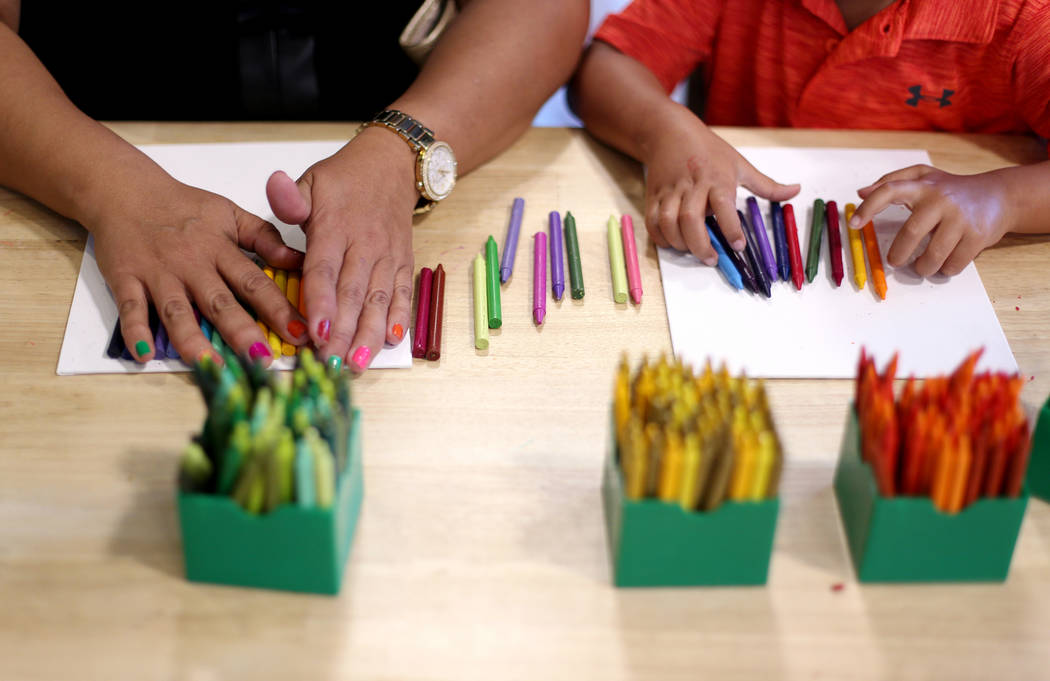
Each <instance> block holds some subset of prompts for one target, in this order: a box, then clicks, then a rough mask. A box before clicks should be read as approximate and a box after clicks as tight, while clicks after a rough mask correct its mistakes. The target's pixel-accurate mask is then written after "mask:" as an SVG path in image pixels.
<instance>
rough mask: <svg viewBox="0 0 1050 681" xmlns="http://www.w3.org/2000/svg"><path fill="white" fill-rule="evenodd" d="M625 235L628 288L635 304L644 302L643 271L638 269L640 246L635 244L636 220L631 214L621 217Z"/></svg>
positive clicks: (623, 234) (621, 227)
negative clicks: (632, 218)
mask: <svg viewBox="0 0 1050 681" xmlns="http://www.w3.org/2000/svg"><path fill="white" fill-rule="evenodd" d="M620 235H621V236H622V237H623V261H624V264H625V265H627V289H628V290H629V291H630V292H631V300H633V301H634V303H635V305H637V304H638V303H640V302H642V273H641V272H640V271H639V270H638V247H637V246H635V245H634V221H633V220H631V216H630V215H623V216H621V217H620Z"/></svg>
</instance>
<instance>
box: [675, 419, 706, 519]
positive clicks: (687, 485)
mask: <svg viewBox="0 0 1050 681" xmlns="http://www.w3.org/2000/svg"><path fill="white" fill-rule="evenodd" d="M700 457H701V452H700V436H699V435H697V434H696V433H695V432H694V433H689V434H688V435H686V436H685V439H684V441H683V445H682V485H681V488H680V489H679V491H678V504H679V505H680V506H681V507H682V508H683V509H685V510H686V511H692V510H693V509H694V508H696V505H697V504H698V503H699V502H700V488H699V482H700V480H699V477H700Z"/></svg>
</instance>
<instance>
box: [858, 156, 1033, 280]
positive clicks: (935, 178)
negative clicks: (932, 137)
mask: <svg viewBox="0 0 1050 681" xmlns="http://www.w3.org/2000/svg"><path fill="white" fill-rule="evenodd" d="M857 194H859V195H860V197H861V198H862V199H863V201H862V202H861V204H860V206H858V207H857V212H856V213H854V214H853V219H852V220H851V221H850V223H849V227H850V228H852V229H859V228H860V227H862V226H863V225H865V224H867V223H868V221H869V220H871V219H872V218H873V217H875V216H876V215H877V214H879V213H881V212H882V211H883V210H885V209H886V208H887V207H888V206H889V205H890V204H897V205H901V206H905V207H907V208H908V209H909V210H910V211H911V216H910V217H909V218H908V219H907V220H906V221H905V223H904V225H903V226H901V229H900V231H899V232H898V233H897V236H896V237H894V239H893V245H892V246H890V250H889V253H888V254H887V257H886V259H887V260H888V262H889V263H890V264H891V265H893V266H894V267H900V266H902V265H904V264H905V263H906V262H908V259H909V258H910V257H911V256H912V254H913V253H914V252H915V250H916V249H917V248H918V246H919V243H920V242H921V241H922V239H923V237H925V236H926V235H927V234H930V235H931V237H930V241H929V243H928V244H927V245H926V249H925V251H924V252H923V253H922V254H920V255H919V257H918V258H916V260H915V263H914V268H915V272H916V273H917V274H918V275H919V276H923V277H926V276H929V275H931V274H934V273H936V272H938V271H940V272H943V273H944V274H947V275H953V274H958V273H959V272H961V271H962V270H963V268H964V267H966V265H968V264H969V263H970V262H971V261H972V260H973V259H974V258H976V257H977V254H978V253H980V252H981V251H983V250H984V249H985V248H988V247H989V246H991V245H992V244H994V243H996V242H997V241H999V239H1001V238H1002V237H1003V235H1004V234H1005V233H1006V232H1008V231H1010V230H1011V225H1012V224H1013V223H1014V220H1015V216H1014V215H1013V214H1012V210H1011V205H1010V202H1009V201H1007V183H1006V182H1004V179H1003V177H1002V173H1001V171H992V172H987V173H980V174H977V175H953V174H951V173H946V172H944V171H942V170H937V169H936V168H933V167H931V166H928V165H915V166H911V167H908V168H902V169H901V170H896V171H894V172H892V173H889V174H887V175H883V176H882V177H880V178H879V179H878V180H877V181H875V182H874V183H873V184H870V185H868V186H867V187H864V188H862V189H859V190H857Z"/></svg>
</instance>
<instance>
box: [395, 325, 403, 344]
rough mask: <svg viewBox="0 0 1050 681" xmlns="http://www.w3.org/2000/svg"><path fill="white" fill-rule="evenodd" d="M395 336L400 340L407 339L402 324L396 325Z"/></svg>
mask: <svg viewBox="0 0 1050 681" xmlns="http://www.w3.org/2000/svg"><path fill="white" fill-rule="evenodd" d="M394 335H395V336H397V339H398V340H401V339H402V338H404V337H405V330H404V329H403V328H401V325H400V324H394Z"/></svg>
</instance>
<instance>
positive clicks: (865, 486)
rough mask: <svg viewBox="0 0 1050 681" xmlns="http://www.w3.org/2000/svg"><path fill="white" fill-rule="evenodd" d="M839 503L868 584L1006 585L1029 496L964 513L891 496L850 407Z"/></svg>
mask: <svg viewBox="0 0 1050 681" xmlns="http://www.w3.org/2000/svg"><path fill="white" fill-rule="evenodd" d="M834 487H835V497H836V499H837V500H838V507H839V513H840V515H841V517H842V524H843V526H844V529H845V532H846V539H847V541H848V544H849V550H850V555H851V557H852V559H853V565H854V567H855V569H856V572H857V578H858V580H860V581H861V582H941V581H944V582H952V581H1003V580H1005V579H1006V576H1007V574H1008V572H1009V570H1010V560H1011V557H1012V556H1013V550H1014V544H1015V543H1016V541H1017V535H1018V532H1019V531H1020V528H1021V520H1022V518H1023V517H1024V512H1025V507H1026V505H1027V503H1028V493H1027V490H1024V489H1022V491H1021V494H1020V495H1019V496H1017V497H1013V498H1011V497H989V498H979V499H977V500H976V501H975V502H973V503H972V504H970V505H969V506H967V507H966V508H965V509H963V510H961V511H959V512H957V513H952V514H950V513H945V512H942V511H941V510H939V509H937V508H936V507H935V506H934V504H933V501H932V500H931V498H930V497H928V496H895V497H884V496H881V495H880V494H879V490H878V486H877V484H876V481H875V476H874V474H873V472H872V468H871V465H870V464H869V463H868V462H866V461H864V460H863V459H862V456H861V432H860V425H859V423H858V419H857V413H856V411H855V409H854V408H853V407H852V406H851V407H850V409H849V414H848V416H847V419H846V429H845V434H844V435H843V439H842V447H841V450H840V452H839V461H838V466H837V468H836V470H835V482H834Z"/></svg>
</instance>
